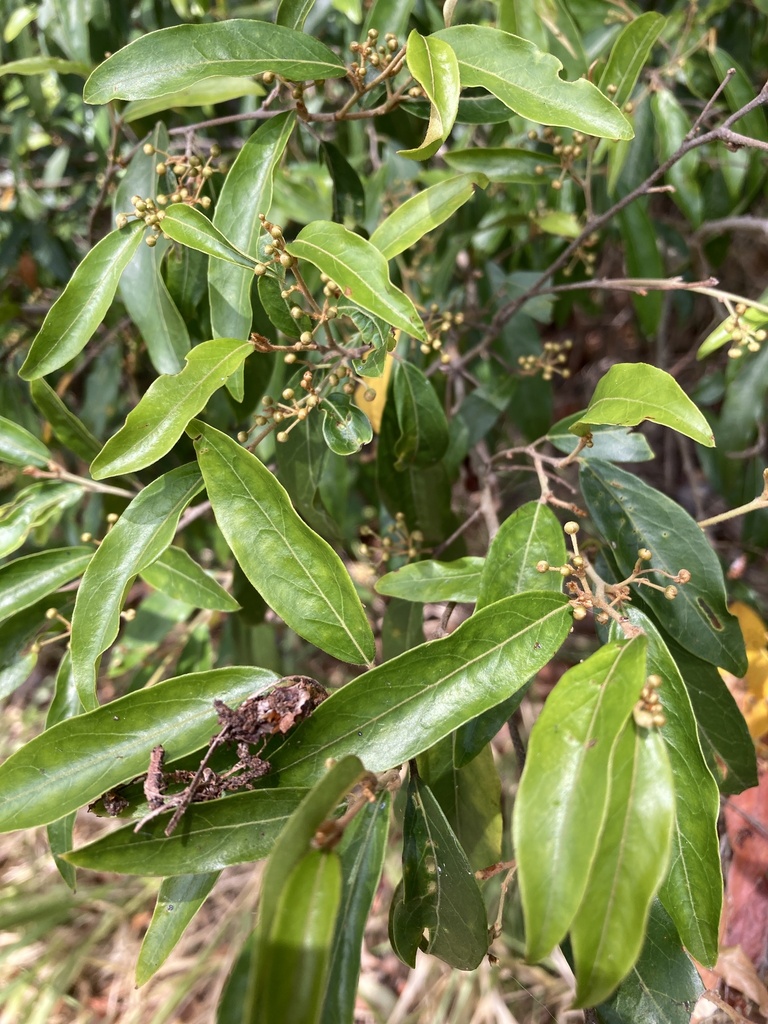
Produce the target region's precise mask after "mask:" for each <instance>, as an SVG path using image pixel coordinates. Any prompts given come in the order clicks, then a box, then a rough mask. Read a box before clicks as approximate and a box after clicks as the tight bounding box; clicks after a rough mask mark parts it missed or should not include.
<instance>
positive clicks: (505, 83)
mask: <svg viewBox="0 0 768 1024" xmlns="http://www.w3.org/2000/svg"><path fill="white" fill-rule="evenodd" d="M435 35H436V36H437V38H438V39H443V40H445V42H447V43H449V44H450V45H451V46H452V47H453V49H454V50H455V52H456V56H457V58H458V61H459V71H460V73H461V85H462V88H469V87H472V86H480V87H481V88H483V89H487V90H488V92H491V93H493V95H494V96H496V97H497V98H498V99H500V100H501V101H502V102H503V103H506V104H507V106H508V107H509V108H510V109H511V110H514V111H515V113H517V114H520V115H521V116H522V117H527V118H528V120H530V121H535V122H537V123H538V124H547V125H563V126H564V127H566V128H574V129H575V130H576V131H580V132H584V133H585V134H587V135H597V136H599V137H602V138H608V139H631V138H632V135H633V132H632V126H631V125H630V124H629V122H628V121H627V119H626V118H625V117H624V115H623V114H622V113H621V111H620V110H619V109H618V107H616V106H615V105H614V104H613V103H611V101H610V100H609V99H608V98H607V97H606V96H604V95H603V94H602V93H601V92H600V90H599V89H598V88H597V86H595V85H593V84H592V83H591V82H589V81H587V79H586V78H580V79H579V80H578V81H576V82H564V81H563V80H562V79H561V78H560V71H561V70H562V67H563V65H562V64H561V62H560V61H559V60H558V59H557V57H555V56H553V55H552V54H547V53H543V52H542V51H541V50H539V49H538V48H537V47H536V46H534V44H533V43H529V42H528V41H527V40H525V39H520V38H519V37H518V36H513V35H510V34H509V33H508V32H502V31H500V30H499V29H495V28H485V27H482V26H480V25H457V26H456V27H455V28H446V29H443V30H442V31H440V32H436V33H435Z"/></svg>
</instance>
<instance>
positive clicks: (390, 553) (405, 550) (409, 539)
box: [358, 512, 424, 568]
mask: <svg viewBox="0 0 768 1024" xmlns="http://www.w3.org/2000/svg"><path fill="white" fill-rule="evenodd" d="M360 540H361V543H360V547H359V549H358V551H359V554H360V556H361V558H363V559H367V560H368V561H369V562H370V564H371V565H372V566H373V567H374V568H380V567H382V566H384V567H385V568H386V565H387V563H388V562H389V560H390V559H391V558H407V559H409V560H410V559H412V558H418V557H419V555H420V554H421V546H422V544H423V543H424V534H423V533H422V532H421V530H409V529H408V525H407V523H406V520H405V513H404V512H398V513H396V515H395V520H394V522H392V523H389V524H388V525H387V526H386V527H385V528H384V531H383V532H382V533H381V534H379V533H377V532H376V531H375V530H374V529H373V528H372V527H370V526H361V527H360Z"/></svg>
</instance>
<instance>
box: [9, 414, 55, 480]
mask: <svg viewBox="0 0 768 1024" xmlns="http://www.w3.org/2000/svg"><path fill="white" fill-rule="evenodd" d="M50 461H51V453H50V452H49V451H48V449H47V448H46V446H45V445H44V444H43V442H42V441H39V440H38V439H37V438H36V437H35V435H34V434H30V432H29V431H28V430H27V429H26V428H25V427H22V426H21V425H20V424H18V423H14V422H13V420H9V419H6V417H5V416H0V462H7V463H9V465H11V466H37V467H38V468H39V469H47V468H48V463H49V462H50Z"/></svg>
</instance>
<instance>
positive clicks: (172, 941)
mask: <svg viewBox="0 0 768 1024" xmlns="http://www.w3.org/2000/svg"><path fill="white" fill-rule="evenodd" d="M218 877H219V872H218V871H208V872H206V873H205V874H202V875H174V876H172V877H171V878H164V879H163V881H162V882H161V884H160V891H159V892H158V894H157V902H156V903H155V909H154V912H153V914H152V920H151V921H150V922H149V927H148V928H147V930H146V932H145V934H144V938H143V940H142V943H141V949H140V950H139V957H138V960H137V961H136V984H137V985H138V986H139V987H141V986H142V985H143V984H144V983H145V982H147V981H149V979H150V978H151V977H152V975H153V974H155V973H156V972H157V971H158V970H159V968H160V967H162V965H163V964H164V963H165V961H166V960H167V959H168V957H169V955H170V954H171V952H172V951H173V949H174V948H175V946H176V944H177V943H178V941H179V939H180V938H181V936H182V935H183V934H184V930H185V928H186V927H187V925H188V924H189V923H190V921H191V920H192V918H193V917H194V916H195V914H196V913H197V912H198V910H199V909H200V907H202V905H203V903H204V902H205V900H206V898H207V897H208V895H209V893H210V891H211V889H213V887H214V885H215V884H216V879H217V878H218Z"/></svg>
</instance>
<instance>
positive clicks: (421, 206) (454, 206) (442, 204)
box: [370, 170, 487, 260]
mask: <svg viewBox="0 0 768 1024" xmlns="http://www.w3.org/2000/svg"><path fill="white" fill-rule="evenodd" d="M486 184H487V178H486V176H485V174H483V173H482V172H480V171H479V170H477V171H474V172H473V173H469V174H457V175H456V177H455V178H446V179H445V181H439V182H438V183H437V184H436V185H431V186H430V187H429V188H425V189H423V190H422V191H421V192H417V193H416V195H415V196H411V198H410V199H406V201H405V202H404V203H401V204H400V206H398V207H397V209H396V210H395V211H394V212H393V213H390V215H389V216H388V217H387V218H386V219H385V220H383V221H382V222H381V224H379V226H378V227H377V228H376V230H375V231H374V232H373V234H372V235H371V239H370V241H371V245H375V246H376V248H377V249H378V250H379V252H380V253H381V254H382V255H383V256H384V258H385V259H388V260H391V259H392V258H393V257H394V256H397V255H398V254H399V253H401V252H404V251H405V250H406V249H409V248H410V247H411V246H412V245H414V244H415V243H416V242H418V241H419V240H420V239H421V238H423V237H424V235H428V234H429V232H430V231H434V229H435V228H436V227H439V226H440V225H441V224H443V223H444V222H445V221H447V220H448V218H449V217H450V216H451V215H452V214H454V213H455V212H456V211H457V210H458V209H459V208H460V207H462V206H463V205H464V203H466V202H468V201H469V200H470V199H471V198H472V196H473V195H474V194H475V186H476V185H480V187H481V188H485V185H486Z"/></svg>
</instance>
